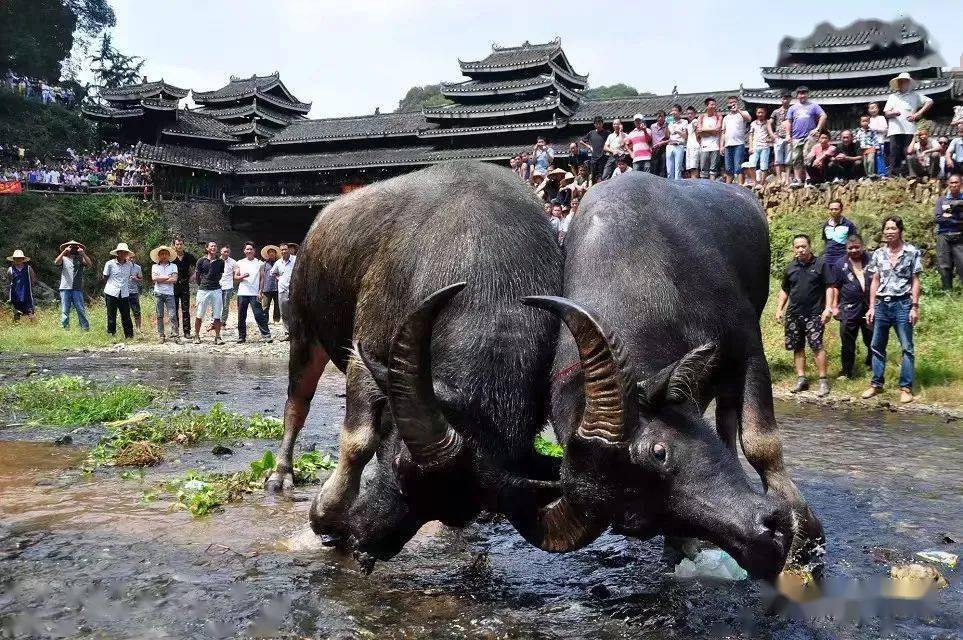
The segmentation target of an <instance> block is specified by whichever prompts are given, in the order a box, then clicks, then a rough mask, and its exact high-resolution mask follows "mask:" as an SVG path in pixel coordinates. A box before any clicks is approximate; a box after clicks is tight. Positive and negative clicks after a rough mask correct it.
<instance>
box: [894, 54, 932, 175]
mask: <svg viewBox="0 0 963 640" xmlns="http://www.w3.org/2000/svg"><path fill="white" fill-rule="evenodd" d="M916 85H917V82H916V81H915V80H913V78H912V77H910V74H908V73H906V72H905V71H904V72H903V73H901V74H899V75H898V76H896V77H895V78H893V79H892V80H890V81H889V88H890V89H892V90H893V93H891V94H890V96H889V98H887V99H886V104H884V105H883V115H884V116H886V121H887V123H888V127H887V133H888V135H889V169H888V173H889V175H891V176H896V175H898V173H902V172H904V171H905V167H904V165H905V163H906V149H907V147H909V145H910V143H911V142H912V141H913V136H914V135H915V134H916V122H917V121H918V120H919V119H920V118H921V117H922V116H923V114H924V113H926V112H927V111H929V109H930V107H932V106H933V99H932V98H930V97H928V96H924V95H920V94H919V93H917V92H916V91H913V89H915V88H916Z"/></svg>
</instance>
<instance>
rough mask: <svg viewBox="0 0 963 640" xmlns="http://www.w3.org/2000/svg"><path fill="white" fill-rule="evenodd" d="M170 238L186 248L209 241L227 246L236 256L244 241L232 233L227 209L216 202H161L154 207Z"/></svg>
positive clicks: (238, 235)
mask: <svg viewBox="0 0 963 640" xmlns="http://www.w3.org/2000/svg"><path fill="white" fill-rule="evenodd" d="M155 206H156V207H157V208H158V211H159V212H160V214H161V218H162V220H163V224H164V226H165V227H166V228H167V229H168V231H170V235H171V236H173V235H174V234H177V233H179V234H181V235H183V236H184V240H185V243H186V244H187V246H188V247H195V248H196V247H198V246H199V245H202V244H205V243H207V242H208V241H210V240H214V241H215V242H217V243H218V245H224V244H227V245H229V246H230V247H231V249H232V251H233V253H234V254H235V255H239V254H240V252H241V249H242V244H243V243H244V242H245V240H247V238H244V237H242V236H241V235H240V234H238V233H236V232H235V231H233V230H232V229H231V218H230V216H229V215H228V212H227V208H226V207H225V206H224V205H223V204H221V203H219V202H190V201H187V202H183V201H176V202H175V201H170V200H168V201H163V202H157V203H155Z"/></svg>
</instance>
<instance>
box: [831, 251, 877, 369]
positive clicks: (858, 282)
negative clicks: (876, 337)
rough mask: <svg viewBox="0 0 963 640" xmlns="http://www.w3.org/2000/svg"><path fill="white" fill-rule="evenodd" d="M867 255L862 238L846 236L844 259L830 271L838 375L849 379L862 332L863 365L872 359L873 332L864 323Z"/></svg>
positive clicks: (868, 286) (868, 279)
mask: <svg viewBox="0 0 963 640" xmlns="http://www.w3.org/2000/svg"><path fill="white" fill-rule="evenodd" d="M868 263H869V255H867V254H866V251H865V250H864V249H863V239H862V238H861V237H860V236H859V235H858V234H855V233H854V234H852V235H850V236H849V238H847V239H846V259H845V260H843V261H842V262H840V263H838V264H837V265H836V267H835V269H834V271H833V288H832V302H831V303H830V306H832V309H833V317H835V318H836V319H837V320H839V341H840V358H841V360H842V369H841V371H840V375H841V377H844V378H852V377H853V372H854V371H855V367H856V338H857V337H858V336H860V335H862V338H863V344H864V345H865V346H866V368H869V366H870V363H871V362H872V352H871V351H870V344H871V343H872V339H873V332H872V331H870V329H869V326H868V325H867V324H866V311H867V309H869V288H870V283H871V281H872V275H871V274H870V273H869V272H868V271H866V267H867V265H868Z"/></svg>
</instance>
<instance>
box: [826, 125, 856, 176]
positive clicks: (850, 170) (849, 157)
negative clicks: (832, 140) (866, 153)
mask: <svg viewBox="0 0 963 640" xmlns="http://www.w3.org/2000/svg"><path fill="white" fill-rule="evenodd" d="M862 170H863V148H862V147H861V146H860V145H859V143H858V142H856V141H855V139H854V138H853V132H852V131H849V130H848V129H847V130H846V131H843V132H842V133H841V134H839V146H837V147H836V155H834V156H833V157H832V159H831V160H830V161H829V175H830V176H832V177H833V178H834V179H836V178H838V179H840V180H855V179H856V178H859V177H860V175H861V173H860V172H861V171H862Z"/></svg>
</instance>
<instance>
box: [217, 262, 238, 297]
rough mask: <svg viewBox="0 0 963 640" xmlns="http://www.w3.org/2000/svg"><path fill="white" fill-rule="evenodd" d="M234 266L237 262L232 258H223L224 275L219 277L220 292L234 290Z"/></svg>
mask: <svg viewBox="0 0 963 640" xmlns="http://www.w3.org/2000/svg"><path fill="white" fill-rule="evenodd" d="M236 264H237V260H235V259H234V258H224V275H223V276H221V290H222V291H226V290H227V289H233V288H234V265H236Z"/></svg>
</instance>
